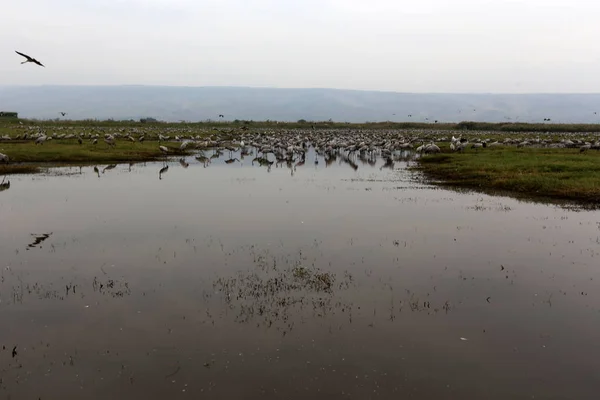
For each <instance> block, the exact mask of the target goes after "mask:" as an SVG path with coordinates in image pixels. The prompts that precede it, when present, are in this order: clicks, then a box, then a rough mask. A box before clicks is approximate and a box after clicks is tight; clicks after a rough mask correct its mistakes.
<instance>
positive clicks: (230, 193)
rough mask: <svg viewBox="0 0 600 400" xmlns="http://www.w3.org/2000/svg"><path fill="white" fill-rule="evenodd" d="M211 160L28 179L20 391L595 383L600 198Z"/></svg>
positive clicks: (11, 199) (10, 239) (369, 165)
mask: <svg viewBox="0 0 600 400" xmlns="http://www.w3.org/2000/svg"><path fill="white" fill-rule="evenodd" d="M211 156H212V153H211V152H210V151H207V152H205V153H202V154H197V155H195V157H189V158H186V159H182V160H169V161H168V162H166V163H165V162H160V163H147V164H130V165H127V164H119V165H116V166H112V165H110V166H98V167H84V168H82V169H80V168H79V167H77V168H65V169H59V170H54V171H52V172H51V173H49V174H47V175H44V176H42V175H37V176H15V177H13V178H12V180H13V182H12V186H11V190H9V191H5V192H3V193H2V194H1V195H0V227H2V229H0V254H1V255H2V260H1V264H0V267H1V272H0V320H1V321H2V327H1V328H0V398H6V399H8V398H10V399H21V398H23V399H25V398H42V399H43V398H63V397H67V398H88V399H106V398H114V399H131V398H157V399H158V398H161V399H162V398H186V397H189V398H202V397H203V396H204V397H205V398H227V399H233V398H286V399H306V398H323V399H325V398H326V399H330V398H360V399H366V398H394V399H396V398H414V399H457V398H486V399H507V398H510V399H531V398H536V399H540V398H541V399H544V398H546V399H548V398H552V399H558V398H565V399H566V398H569V399H571V398H573V399H574V398H576V399H588V398H589V399H591V398H596V396H597V390H596V389H597V382H598V379H599V378H600V376H598V371H600V359H599V358H598V357H597V356H596V354H598V350H599V349H598V347H599V346H600V345H598V341H597V332H598V330H599V329H600V319H599V316H600V302H599V301H600V291H598V282H600V273H599V269H598V265H599V263H598V259H599V256H600V213H599V212H588V211H576V210H565V209H561V208H558V207H552V206H547V205H537V204H531V203H521V202H518V201H516V200H513V199H509V198H504V197H488V196H482V195H479V194H458V193H455V192H450V191H445V190H440V189H437V188H434V187H430V186H427V185H423V184H422V183H420V182H419V181H417V180H415V179H414V177H413V176H412V175H410V174H409V173H408V172H407V171H406V170H405V167H406V163H407V162H410V161H409V160H406V159H402V158H400V159H397V160H381V159H378V160H373V159H366V160H360V159H358V158H357V159H343V158H337V159H335V160H331V159H327V160H326V159H324V158H322V157H317V156H316V155H315V154H314V153H313V152H309V153H308V154H307V155H306V157H305V159H302V160H294V161H293V162H283V163H277V162H275V161H274V160H273V159H266V160H263V161H262V162H260V161H257V160H254V159H255V158H256V157H255V155H252V154H245V155H242V154H240V153H239V152H237V153H232V154H230V152H225V154H222V155H221V156H219V157H214V158H212V159H211ZM253 160H254V163H253V162H252V161H253ZM167 167H168V173H167ZM157 175H158V178H159V179H157Z"/></svg>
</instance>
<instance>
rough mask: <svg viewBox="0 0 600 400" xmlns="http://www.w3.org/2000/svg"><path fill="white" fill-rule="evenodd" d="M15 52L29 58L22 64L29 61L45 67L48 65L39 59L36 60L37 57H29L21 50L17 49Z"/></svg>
mask: <svg viewBox="0 0 600 400" xmlns="http://www.w3.org/2000/svg"><path fill="white" fill-rule="evenodd" d="M15 53H17V54H18V55H20V56H23V57H25V58H26V59H27V60H25V61H23V62H22V63H21V64H25V63H28V62H32V63H35V64H37V65H39V66H41V67H44V68H45V67H46V66H45V65H44V64H42V63H41V62H39V61H38V60H36V59H35V58H32V57H29V56H28V55H27V54H23V53H19V52H18V51H16V50H15Z"/></svg>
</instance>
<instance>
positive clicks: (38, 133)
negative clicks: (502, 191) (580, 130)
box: [0, 51, 600, 177]
mask: <svg viewBox="0 0 600 400" xmlns="http://www.w3.org/2000/svg"><path fill="white" fill-rule="evenodd" d="M15 52H16V53H17V54H19V55H20V56H22V57H24V58H25V61H23V62H22V63H21V64H25V63H34V64H37V65H39V66H42V67H44V65H43V64H42V63H41V62H39V61H38V60H36V59H35V58H33V57H30V56H29V55H27V54H24V53H21V52H19V51H15ZM60 114H61V115H62V116H63V117H64V116H65V115H66V114H67V113H66V112H61V113H60ZM219 117H220V118H223V117H224V116H223V114H220V115H219ZM22 128H23V129H24V130H25V132H23V133H19V134H17V135H16V136H15V137H14V138H13V137H11V136H10V135H4V136H2V137H0V142H1V141H10V140H20V141H32V142H33V143H34V144H35V145H43V144H44V143H46V142H48V141H51V140H61V141H63V140H76V141H77V142H78V143H79V144H80V145H83V144H84V141H89V143H91V144H92V145H97V144H98V142H99V140H102V141H103V142H104V143H105V144H106V145H107V146H109V147H115V146H116V145H117V143H118V141H121V140H125V141H129V142H133V143H143V142H144V141H145V140H157V141H158V142H159V147H158V149H159V150H160V152H161V153H162V154H163V155H164V156H165V157H167V156H168V155H169V154H170V153H171V150H170V149H169V148H168V147H167V146H165V145H163V143H167V142H175V143H177V142H179V143H180V144H179V150H180V151H181V152H184V151H187V150H192V149H196V150H199V153H198V154H197V155H196V159H197V160H198V161H199V162H201V163H202V164H203V165H204V166H205V167H206V166H207V165H208V164H209V163H210V160H211V159H212V158H214V157H219V156H220V155H221V154H222V153H223V152H224V151H226V150H227V151H229V152H230V156H231V155H232V154H233V152H235V151H237V150H238V149H239V150H240V155H241V157H242V158H243V157H244V156H247V155H250V154H252V153H251V152H252V151H253V150H250V149H254V150H256V154H257V156H256V157H255V158H254V159H253V164H254V162H257V163H258V164H259V165H265V166H267V167H270V166H271V165H272V164H273V163H275V162H277V163H283V162H285V163H287V164H288V165H290V164H293V165H296V166H300V165H304V163H305V162H306V150H307V148H309V147H310V146H312V147H314V149H315V152H316V155H317V156H322V157H323V158H324V159H325V162H326V163H330V162H333V161H334V160H336V159H337V158H338V157H339V158H340V159H341V160H342V161H344V162H347V163H348V164H349V165H350V166H352V167H353V168H354V169H357V168H358V166H357V164H356V162H355V161H354V160H355V159H356V158H358V159H361V160H362V161H366V162H369V163H374V162H375V160H376V159H377V157H382V158H384V159H385V164H384V167H390V166H393V162H394V157H395V156H398V155H399V153H401V152H403V151H414V152H416V153H423V154H430V153H440V152H441V151H442V150H441V148H440V147H439V146H438V145H437V144H436V142H438V143H440V142H449V150H450V151H457V152H464V151H465V150H466V149H469V148H470V149H473V150H475V151H479V150H483V149H486V148H491V147H498V146H513V145H514V146H517V147H529V146H537V147H550V148H579V151H580V152H581V153H583V152H585V151H587V150H590V149H595V150H600V140H598V138H597V137H596V138H593V137H592V136H591V134H581V135H580V136H581V137H580V138H569V137H563V138H562V139H561V140H560V141H556V140H553V138H552V137H550V136H549V135H546V136H547V137H546V138H541V137H540V136H537V137H531V136H530V137H528V138H527V139H524V138H518V137H515V136H517V135H515V134H507V137H506V138H505V139H504V140H503V141H502V142H500V141H498V140H495V141H492V140H491V139H486V138H485V136H491V135H494V136H497V134H494V133H491V132H472V131H469V136H470V137H471V138H470V139H469V138H467V137H462V135H461V136H459V137H454V136H452V137H451V138H449V137H447V136H448V135H447V132H444V131H436V130H360V129H324V130H318V131H316V130H302V129H292V130H259V131H250V132H249V131H247V130H243V129H237V130H230V131H226V130H220V129H214V130H211V131H202V130H194V129H192V128H174V127H169V128H102V127H97V128H91V129H88V130H87V131H82V129H80V128H74V127H56V128H54V129H53V130H54V132H53V133H48V132H47V131H46V129H45V128H43V127H40V126H28V127H23V126H22ZM63 130H66V131H67V132H64V133H63V132H61V131H63ZM209 148H210V149H213V150H214V153H213V155H212V156H211V158H209V157H207V156H205V155H204V153H203V152H202V150H205V149H209ZM269 154H272V156H273V157H271V159H270V158H269ZM272 158H274V160H273V159H272ZM9 161H10V159H9V157H8V156H7V155H6V154H2V153H0V163H8V162H9ZM236 161H239V160H238V159H237V158H232V157H230V158H229V159H227V160H226V161H225V162H226V163H233V162H236ZM314 162H315V163H318V158H317V157H315V160H314ZM180 163H181V165H182V166H184V167H185V168H187V166H188V165H189V164H187V162H185V160H183V159H181V160H180ZM107 168H108V167H107ZM163 169H164V171H163V170H161V173H160V174H159V177H160V176H162V174H163V173H165V172H166V171H167V169H168V166H166V165H165V167H163Z"/></svg>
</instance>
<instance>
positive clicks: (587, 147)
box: [579, 143, 592, 153]
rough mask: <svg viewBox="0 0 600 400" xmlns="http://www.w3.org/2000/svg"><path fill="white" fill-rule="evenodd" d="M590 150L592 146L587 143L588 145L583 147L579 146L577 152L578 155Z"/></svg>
mask: <svg viewBox="0 0 600 400" xmlns="http://www.w3.org/2000/svg"><path fill="white" fill-rule="evenodd" d="M591 148H592V145H591V144H590V143H588V144H586V145H583V146H581V147H580V148H579V152H580V153H583V152H584V151H586V150H589V149H591Z"/></svg>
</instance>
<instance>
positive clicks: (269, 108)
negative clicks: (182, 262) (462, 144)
mask: <svg viewBox="0 0 600 400" xmlns="http://www.w3.org/2000/svg"><path fill="white" fill-rule="evenodd" d="M0 111H16V112H18V113H19V116H20V117H22V118H38V119H54V118H58V117H61V115H60V114H59V113H60V112H61V111H62V112H66V113H67V115H66V116H65V117H64V118H68V119H87V118H90V119H109V118H112V119H116V120H121V119H136V120H137V119H140V118H145V117H152V118H156V119H158V120H163V121H181V120H185V121H203V120H207V119H212V120H219V119H223V120H228V121H232V120H236V119H238V120H254V121H262V120H277V121H297V120H300V119H305V120H308V121H326V120H329V119H331V120H333V121H336V122H379V121H414V122H426V121H430V122H433V121H435V120H438V121H440V122H459V121H485V122H504V121H508V122H543V121H544V119H546V118H550V119H551V121H552V122H564V123H600V94H449V93H396V92H375V91H359V90H338V89H275V88H247V87H172V86H0ZM596 112H597V114H596ZM221 114H222V115H223V116H224V117H223V118H220V117H219V115H221ZM61 118H62V117H61Z"/></svg>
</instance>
